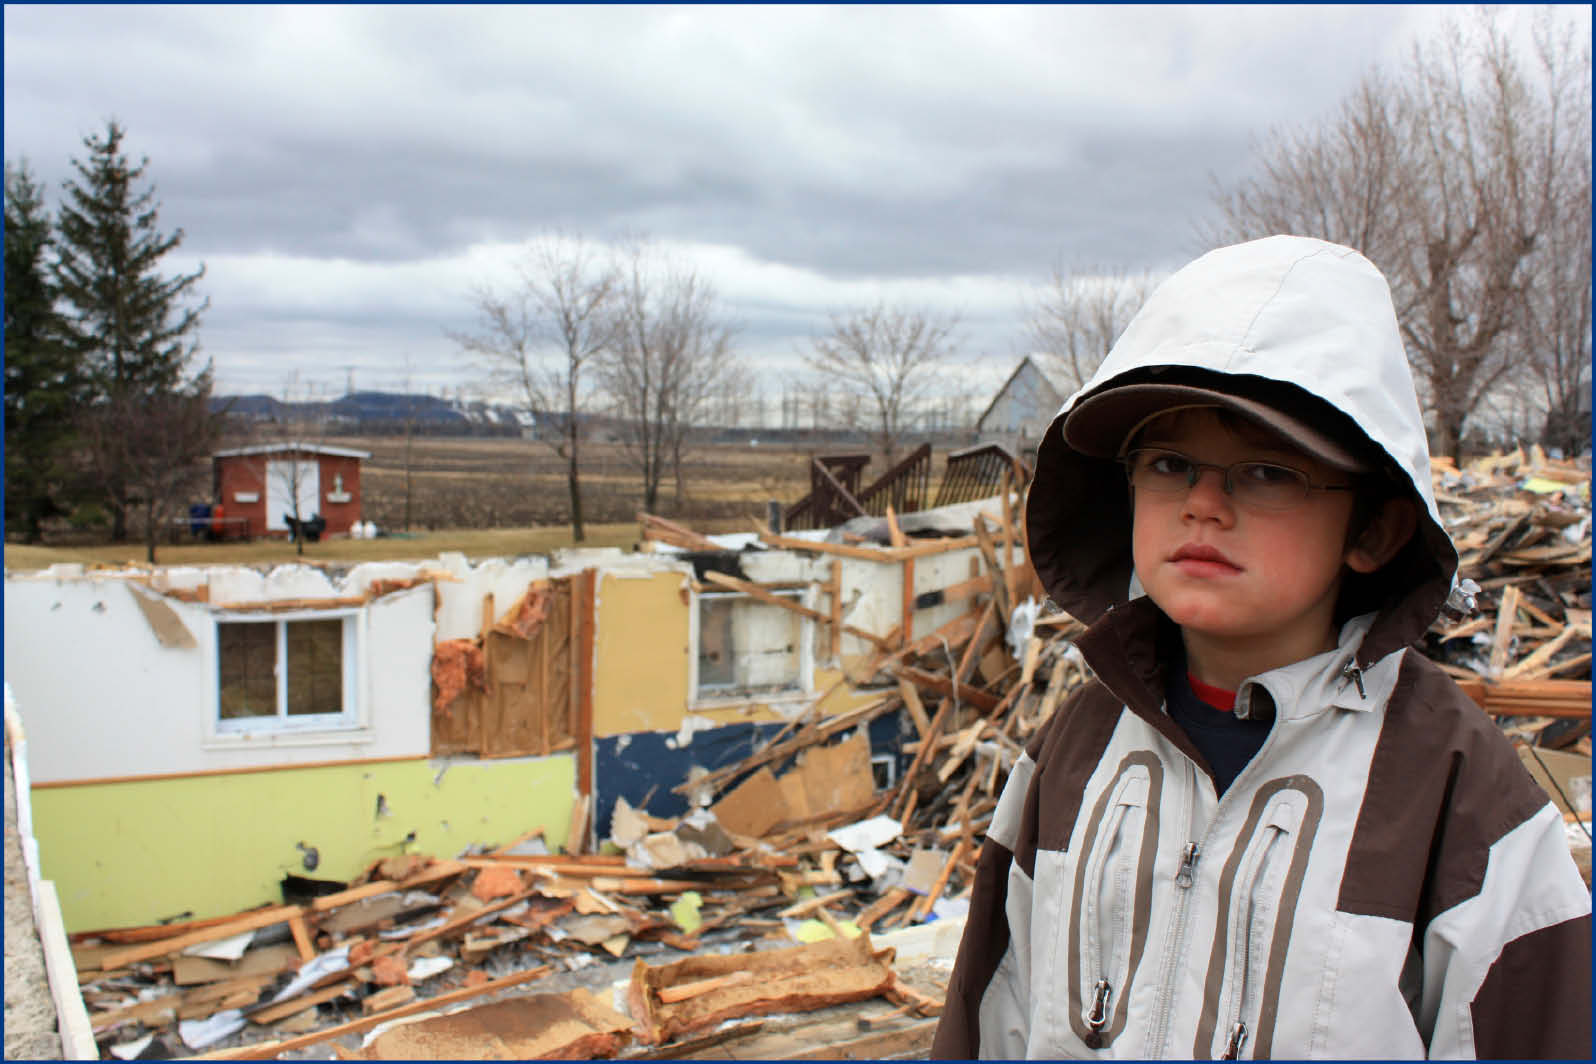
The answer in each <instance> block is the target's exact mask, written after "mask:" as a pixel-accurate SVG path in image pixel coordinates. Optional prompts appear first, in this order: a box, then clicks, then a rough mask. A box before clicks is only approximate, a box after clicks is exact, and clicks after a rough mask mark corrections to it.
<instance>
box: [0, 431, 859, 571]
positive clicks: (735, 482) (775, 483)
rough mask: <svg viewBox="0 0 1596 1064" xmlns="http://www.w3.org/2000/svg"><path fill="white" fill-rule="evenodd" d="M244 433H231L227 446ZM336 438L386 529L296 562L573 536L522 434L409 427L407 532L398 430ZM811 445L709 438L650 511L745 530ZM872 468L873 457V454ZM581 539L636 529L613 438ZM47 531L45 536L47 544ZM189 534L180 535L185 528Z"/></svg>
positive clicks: (205, 550) (549, 468)
mask: <svg viewBox="0 0 1596 1064" xmlns="http://www.w3.org/2000/svg"><path fill="white" fill-rule="evenodd" d="M242 442H248V441H237V440H229V441H227V442H226V443H224V446H236V445H239V444H240V443H242ZM327 442H328V443H329V444H332V445H335V446H339V447H353V448H358V449H360V450H364V451H370V452H371V457H370V458H369V459H367V460H366V461H365V462H364V463H363V464H362V467H361V492H362V509H363V511H364V513H363V516H364V518H365V519H366V520H368V521H372V522H374V523H375V524H376V525H377V527H378V528H380V529H382V530H384V531H385V532H388V533H391V534H390V535H388V536H385V537H382V538H378V539H371V540H353V539H344V538H334V539H328V540H325V541H323V542H320V543H307V544H305V552H304V555H303V557H304V560H306V561H311V562H356V561H371V560H377V559H415V558H435V557H437V556H438V554H439V553H440V552H443V551H460V552H462V553H464V554H465V555H466V556H467V557H470V558H485V557H496V556H503V555H516V554H545V553H548V552H549V551H551V550H555V549H558V548H562V547H570V546H572V545H573V543H572V539H571V529H570V500H569V494H568V491H567V487H566V471H565V463H564V459H562V458H560V457H558V456H557V455H555V454H554V452H553V451H552V450H551V449H550V448H549V447H548V446H546V445H544V444H541V443H538V442H535V441H530V440H519V439H475V438H463V437H437V436H430V437H429V436H417V437H415V438H414V439H413V440H412V441H411V445H410V461H409V482H410V500H409V517H410V520H409V532H408V533H406V532H405V531H404V529H405V509H406V506H405V482H406V461H405V441H404V439H403V438H402V437H393V436H374V437H351V436H338V437H332V438H330V439H328V440H327ZM808 463H809V452H808V451H804V450H797V449H794V448H790V447H770V446H758V447H750V446H746V445H743V446H706V447H702V448H699V449H698V450H697V451H695V453H694V454H693V456H692V457H691V459H690V460H688V461H687V462H684V469H683V473H684V476H683V481H684V484H683V487H684V490H683V493H682V495H681V497H680V498H678V497H677V495H676V490H675V489H676V485H675V482H674V480H672V479H670V478H669V477H667V478H666V480H665V481H664V483H662V484H661V485H660V498H659V505H658V506H657V507H656V510H657V512H658V513H659V514H660V515H662V516H665V517H669V518H671V519H672V520H676V521H680V522H682V523H684V524H688V525H690V526H691V527H693V528H695V529H697V530H699V531H701V532H707V533H714V532H727V531H739V532H742V531H747V530H748V528H749V524H748V520H749V518H750V517H763V516H764V514H765V506H766V502H767V500H769V499H777V500H780V501H781V502H783V503H785V504H791V503H793V502H796V501H797V500H798V499H799V498H801V497H802V496H803V495H804V494H805V493H806V492H807V491H808V490H809V474H808ZM875 464H876V465H879V464H880V463H879V460H878V461H877V462H876V463H875ZM582 497H583V510H584V518H585V522H586V531H587V538H586V540H585V542H584V543H583V546H598V547H623V548H627V547H631V546H633V545H634V544H636V543H637V542H638V540H639V538H640V528H639V525H638V523H637V512H638V511H639V510H640V509H642V502H643V492H642V480H641V478H640V477H639V476H638V474H637V471H636V469H635V467H634V466H633V465H632V463H631V462H630V461H629V460H628V458H627V457H626V455H625V453H624V452H623V451H622V450H621V448H619V447H618V446H615V445H612V444H589V445H587V446H586V447H585V449H584V452H583V462H582ZM52 539H53V540H54V541H52ZM185 539H186V537H185ZM144 557H145V550H144V546H143V543H142V542H141V541H132V542H127V543H121V544H112V543H105V542H90V541H88V537H85V536H83V535H81V534H79V535H75V536H56V537H51V538H47V542H46V544H44V545H40V546H34V545H23V544H16V543H7V544H6V547H5V565H6V568H7V569H17V570H23V569H41V568H44V567H47V566H49V565H53V564H55V563H56V562H81V563H83V564H85V565H92V564H108V565H123V564H127V563H129V562H138V563H142V562H143V561H144ZM297 557H299V556H298V555H296V553H295V550H294V545H293V544H292V543H288V542H285V541H276V540H257V541H255V542H252V543H203V542H182V543H167V542H162V543H161V544H160V546H159V548H158V550H157V555H156V561H157V563H158V564H161V565H215V564H233V563H245V564H258V563H271V562H287V561H292V560H294V559H295V558H297Z"/></svg>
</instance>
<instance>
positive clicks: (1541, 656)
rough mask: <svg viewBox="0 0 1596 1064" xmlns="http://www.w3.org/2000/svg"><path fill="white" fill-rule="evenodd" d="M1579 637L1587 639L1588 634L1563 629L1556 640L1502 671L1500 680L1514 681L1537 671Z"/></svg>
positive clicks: (1570, 627) (1568, 628)
mask: <svg viewBox="0 0 1596 1064" xmlns="http://www.w3.org/2000/svg"><path fill="white" fill-rule="evenodd" d="M1581 635H1583V636H1587V637H1588V636H1589V635H1590V633H1589V632H1581V631H1580V630H1579V629H1578V628H1577V627H1575V626H1574V625H1572V624H1571V625H1569V626H1568V627H1566V628H1564V629H1563V631H1562V634H1561V635H1559V636H1558V637H1557V638H1555V639H1553V640H1551V641H1550V642H1547V643H1543V644H1542V645H1541V646H1540V647H1539V648H1538V649H1537V650H1536V651H1535V652H1534V653H1532V654H1530V655H1529V656H1528V657H1526V658H1524V659H1523V660H1521V661H1519V662H1517V663H1516V664H1514V665H1512V666H1511V667H1509V668H1506V669H1503V670H1502V673H1501V678H1502V679H1504V680H1515V679H1518V678H1519V677H1520V676H1523V675H1524V674H1525V673H1530V672H1535V671H1537V670H1538V669H1540V667H1541V666H1542V665H1545V664H1546V663H1547V662H1549V661H1551V660H1552V658H1554V657H1556V656H1557V654H1558V652H1559V651H1561V650H1562V649H1563V648H1564V647H1566V646H1567V645H1568V644H1569V643H1570V642H1572V641H1573V640H1574V639H1575V638H1576V637H1578V636H1581Z"/></svg>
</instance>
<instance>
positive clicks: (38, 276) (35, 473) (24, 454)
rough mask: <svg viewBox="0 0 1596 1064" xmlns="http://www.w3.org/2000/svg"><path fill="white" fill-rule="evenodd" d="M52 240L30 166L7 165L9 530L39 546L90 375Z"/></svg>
mask: <svg viewBox="0 0 1596 1064" xmlns="http://www.w3.org/2000/svg"><path fill="white" fill-rule="evenodd" d="M52 243H53V238H52V235H51V229H50V217H49V215H48V213H46V210H45V205H44V196H43V192H42V190H41V189H40V187H39V185H38V184H37V183H36V182H35V181H34V179H33V175H32V174H31V173H30V172H29V171H28V165H27V163H26V161H24V162H22V163H19V164H17V165H16V166H13V165H12V164H11V162H10V161H9V160H8V161H7V162H6V165H5V293H6V294H5V301H6V302H5V319H6V334H5V344H6V348H5V367H6V400H5V402H6V405H5V418H6V434H5V442H6V463H5V470H6V485H5V516H6V531H7V532H8V533H13V534H20V535H22V536H23V537H24V538H25V539H26V540H27V541H28V542H29V543H34V542H37V541H38V539H39V535H40V528H39V525H40V522H41V521H43V520H44V519H45V518H47V517H51V516H54V515H56V514H59V513H62V512H64V511H63V510H62V502H63V501H64V499H63V492H64V484H65V481H66V480H67V478H68V475H69V471H70V452H71V449H72V446H73V432H72V416H73V414H74V412H75V411H76V410H77V408H78V405H79V404H80V403H81V401H82V398H83V384H84V381H83V375H82V373H81V372H80V370H79V366H78V360H77V358H76V356H75V354H74V352H73V350H72V348H71V347H70V346H69V345H68V344H67V342H66V340H67V337H66V334H65V332H64V331H63V325H62V321H61V316H60V314H58V313H57V311H56V308H55V296H56V289H55V284H54V281H53V280H52V278H51V273H50V261H49V257H50V249H51V244H52Z"/></svg>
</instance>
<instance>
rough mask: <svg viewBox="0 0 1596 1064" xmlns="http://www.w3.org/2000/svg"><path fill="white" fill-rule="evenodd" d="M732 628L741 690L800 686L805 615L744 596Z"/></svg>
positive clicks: (737, 681) (737, 606) (770, 689)
mask: <svg viewBox="0 0 1596 1064" xmlns="http://www.w3.org/2000/svg"><path fill="white" fill-rule="evenodd" d="M732 629H733V631H734V632H735V633H736V636H737V639H738V647H737V654H736V655H735V660H736V666H737V680H736V683H737V687H738V688H739V689H740V690H743V691H748V692H770V691H782V690H788V689H791V688H796V687H798V686H799V677H798V658H799V648H800V646H801V645H802V640H803V618H802V617H800V616H798V615H797V614H796V613H793V612H792V611H791V610H784V609H782V608H781V607H780V606H772V605H770V603H768V602H759V601H758V600H756V599H744V600H742V601H738V602H737V604H736V607H735V610H734V613H733V619H732Z"/></svg>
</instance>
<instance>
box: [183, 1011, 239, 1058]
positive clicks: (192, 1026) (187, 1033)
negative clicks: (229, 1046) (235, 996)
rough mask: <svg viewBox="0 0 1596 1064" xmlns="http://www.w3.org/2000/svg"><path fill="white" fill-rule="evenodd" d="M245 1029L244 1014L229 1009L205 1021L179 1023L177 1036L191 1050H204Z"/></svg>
mask: <svg viewBox="0 0 1596 1064" xmlns="http://www.w3.org/2000/svg"><path fill="white" fill-rule="evenodd" d="M243 1029H244V1014H243V1012H241V1011H240V1010H238V1009H227V1010H226V1011H225V1012H218V1013H217V1014H216V1015H214V1016H211V1017H208V1018H206V1019H203V1020H181V1021H179V1022H178V1025H177V1035H178V1037H179V1038H181V1039H183V1044H184V1045H186V1046H188V1047H189V1048H190V1049H204V1048H205V1047H206V1046H208V1045H214V1044H215V1043H217V1042H220V1041H221V1040H222V1039H224V1038H226V1037H227V1036H229V1035H232V1034H236V1033H237V1032H239V1031H241V1030H243Z"/></svg>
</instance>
